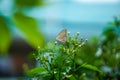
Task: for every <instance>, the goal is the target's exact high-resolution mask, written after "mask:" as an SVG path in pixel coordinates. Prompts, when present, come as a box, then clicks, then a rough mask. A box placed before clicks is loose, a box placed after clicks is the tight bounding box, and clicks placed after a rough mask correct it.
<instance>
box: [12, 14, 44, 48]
mask: <svg viewBox="0 0 120 80" xmlns="http://www.w3.org/2000/svg"><path fill="white" fill-rule="evenodd" d="M13 22H14V24H16V27H17V28H18V29H19V30H20V31H21V32H22V33H23V34H24V35H25V39H26V40H27V42H28V43H29V44H31V45H32V46H34V47H35V48H37V46H41V47H43V46H44V38H43V36H42V34H41V33H40V32H39V30H38V25H37V22H36V20H35V19H33V18H31V17H27V16H25V15H23V14H21V13H15V14H14V16H13Z"/></svg>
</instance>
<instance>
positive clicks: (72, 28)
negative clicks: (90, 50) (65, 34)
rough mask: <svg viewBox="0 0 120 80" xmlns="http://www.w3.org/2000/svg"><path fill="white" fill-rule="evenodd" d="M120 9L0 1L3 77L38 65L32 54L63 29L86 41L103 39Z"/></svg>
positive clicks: (87, 1)
mask: <svg viewBox="0 0 120 80" xmlns="http://www.w3.org/2000/svg"><path fill="white" fill-rule="evenodd" d="M119 8H120V0H24V1H22V0H0V77H1V78H2V77H19V76H23V73H24V71H23V65H24V64H27V65H28V66H29V67H30V68H32V67H34V66H35V64H36V63H35V61H34V60H33V61H30V60H29V56H30V55H29V53H30V52H32V51H35V49H36V48H37V47H38V46H39V47H43V46H44V45H45V43H46V42H47V41H55V37H56V36H57V34H58V33H59V32H60V31H61V30H62V29H64V28H66V29H67V30H68V31H69V32H71V34H75V33H76V32H80V33H81V35H80V37H83V38H85V39H92V38H93V37H97V38H99V37H101V35H102V33H103V31H104V30H105V28H106V27H108V24H109V23H110V22H114V18H115V16H119V17H120V9H119ZM115 20H116V19H115Z"/></svg>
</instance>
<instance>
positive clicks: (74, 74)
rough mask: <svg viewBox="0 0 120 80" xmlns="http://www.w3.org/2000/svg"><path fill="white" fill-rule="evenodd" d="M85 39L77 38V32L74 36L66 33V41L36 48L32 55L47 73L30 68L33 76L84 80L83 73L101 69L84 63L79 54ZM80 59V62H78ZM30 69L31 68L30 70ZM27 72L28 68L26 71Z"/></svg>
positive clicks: (44, 78) (45, 79) (36, 77)
mask: <svg viewBox="0 0 120 80" xmlns="http://www.w3.org/2000/svg"><path fill="white" fill-rule="evenodd" d="M85 42H86V40H85V41H84V40H83V39H79V33H77V34H76V35H75V36H72V37H71V36H70V34H68V37H67V41H66V43H57V42H55V43H54V42H49V43H48V44H46V46H45V47H44V48H40V47H39V48H38V52H35V53H34V54H33V56H34V57H35V59H36V60H37V62H38V63H39V64H40V65H39V66H38V67H39V68H42V69H45V70H46V71H47V73H45V74H44V75H40V73H41V72H42V71H37V72H36V69H32V72H31V73H32V74H34V72H35V73H36V75H33V78H34V79H36V80H40V79H42V80H80V79H82V80H85V79H84V77H87V76H86V75H85V74H86V73H87V74H89V73H88V72H87V71H88V70H89V71H90V72H98V73H100V72H101V71H100V70H99V69H98V68H97V67H95V66H93V65H90V64H87V63H86V64H84V62H83V61H82V59H81V58H80V57H79V55H81V53H80V51H81V47H83V46H84V45H85ZM79 61H80V62H79ZM30 71H31V70H30ZM27 73H29V70H28V71H27Z"/></svg>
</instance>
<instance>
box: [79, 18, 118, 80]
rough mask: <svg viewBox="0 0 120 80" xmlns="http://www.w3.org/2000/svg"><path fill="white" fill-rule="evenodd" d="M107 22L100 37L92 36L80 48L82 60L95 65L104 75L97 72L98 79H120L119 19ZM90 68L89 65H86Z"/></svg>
mask: <svg viewBox="0 0 120 80" xmlns="http://www.w3.org/2000/svg"><path fill="white" fill-rule="evenodd" d="M111 23H114V24H108V26H107V27H106V28H105V29H104V31H103V33H102V35H101V37H100V38H98V39H96V38H94V39H93V40H92V41H90V42H88V43H87V44H86V45H85V46H83V47H82V49H81V55H80V57H81V59H82V60H83V62H87V63H89V64H92V65H95V66H97V67H98V68H99V69H101V70H102V71H103V74H104V75H101V74H97V75H96V76H97V77H98V80H99V79H100V80H119V79H120V77H119V76H120V24H119V25H118V23H120V19H119V18H117V19H115V20H114V22H111ZM87 67H89V68H91V66H87Z"/></svg>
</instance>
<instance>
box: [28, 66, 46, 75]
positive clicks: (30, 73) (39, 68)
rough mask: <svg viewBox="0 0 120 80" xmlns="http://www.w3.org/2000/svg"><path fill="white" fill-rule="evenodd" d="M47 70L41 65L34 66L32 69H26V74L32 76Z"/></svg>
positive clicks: (44, 72)
mask: <svg viewBox="0 0 120 80" xmlns="http://www.w3.org/2000/svg"><path fill="white" fill-rule="evenodd" d="M47 73H48V72H47V71H46V70H45V69H44V68H42V67H36V68H34V69H31V70H28V71H27V72H26V74H27V75H28V76H31V77H34V76H37V75H42V74H47Z"/></svg>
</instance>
